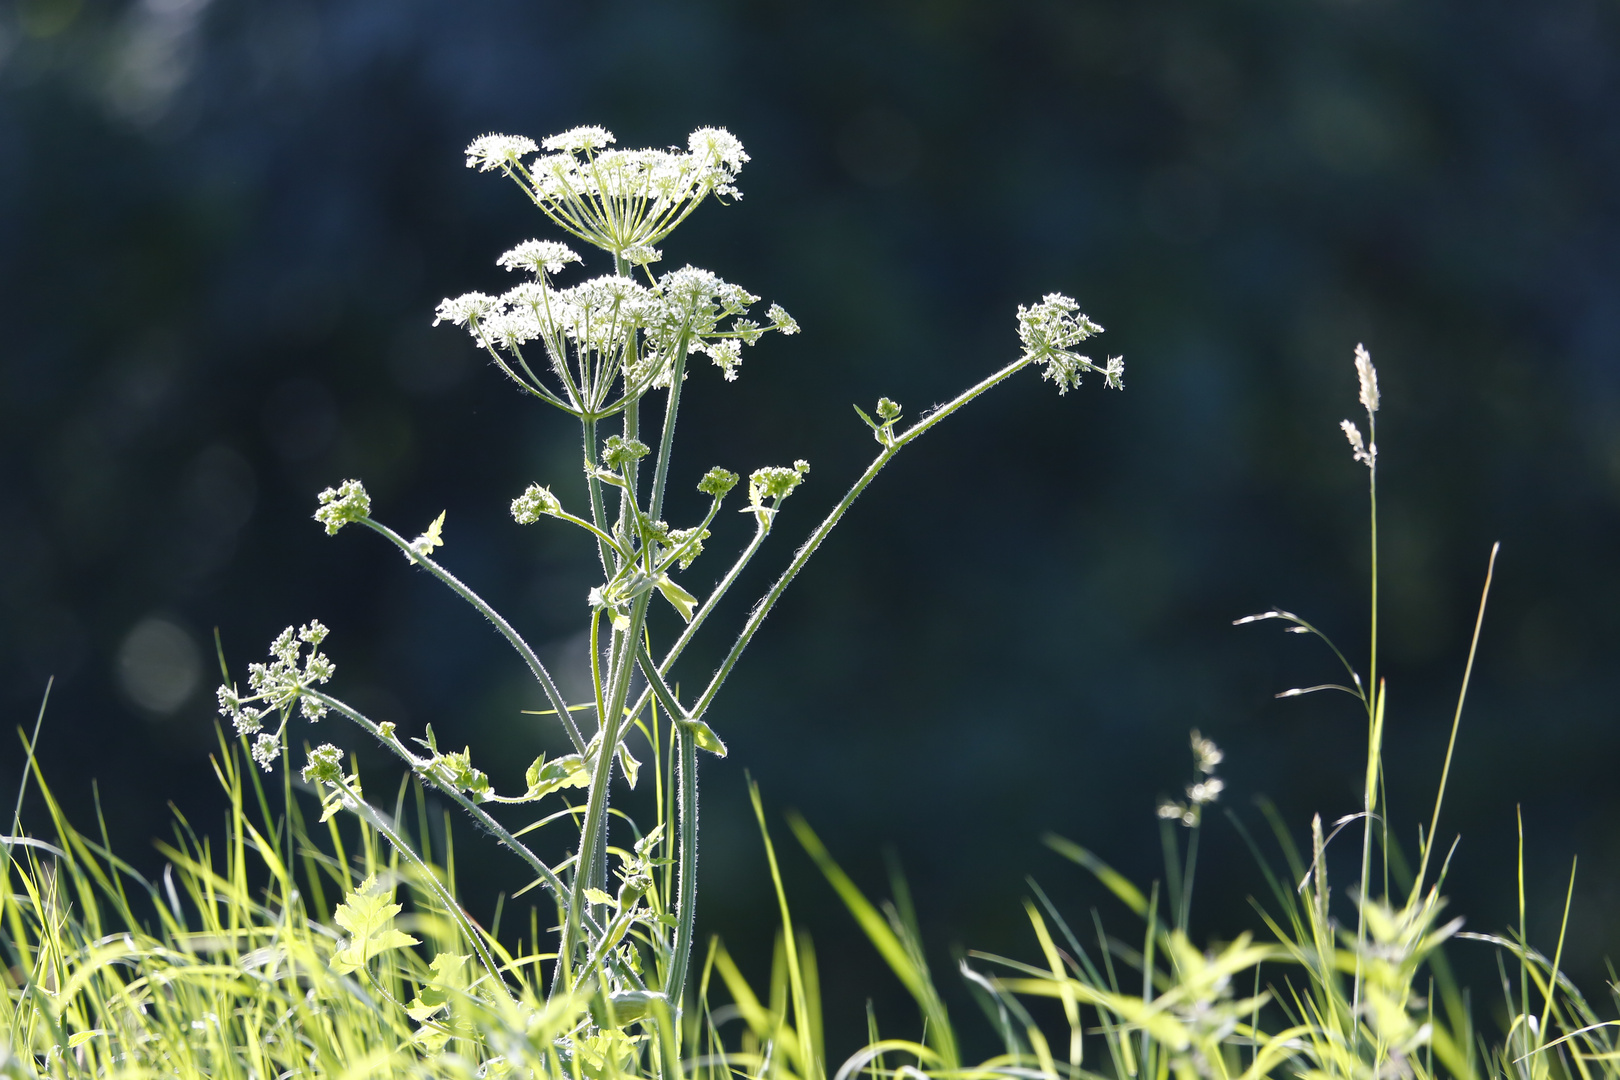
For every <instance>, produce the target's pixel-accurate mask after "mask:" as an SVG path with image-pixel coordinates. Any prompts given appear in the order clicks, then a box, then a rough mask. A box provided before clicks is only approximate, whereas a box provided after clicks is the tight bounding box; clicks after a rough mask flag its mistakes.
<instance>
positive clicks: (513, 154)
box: [467, 135, 540, 172]
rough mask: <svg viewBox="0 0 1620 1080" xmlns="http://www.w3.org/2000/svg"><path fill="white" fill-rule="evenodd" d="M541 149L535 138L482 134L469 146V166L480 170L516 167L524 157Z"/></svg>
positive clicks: (487, 170)
mask: <svg viewBox="0 0 1620 1080" xmlns="http://www.w3.org/2000/svg"><path fill="white" fill-rule="evenodd" d="M539 149H540V148H539V147H538V146H536V145H534V140H533V139H526V138H524V137H523V136H521V135H482V136H480V137H478V138H476V139H474V140H473V141H472V143H471V144H470V145H469V146H468V147H467V168H469V169H477V170H478V171H479V172H489V171H490V170H491V169H508V170H510V169H514V168H517V167H519V166H520V164H521V162H522V159H523V158H524V157H526V156H527V155H529V154H532V153H534V152H535V151H537V150H539Z"/></svg>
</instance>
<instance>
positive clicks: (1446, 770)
mask: <svg viewBox="0 0 1620 1080" xmlns="http://www.w3.org/2000/svg"><path fill="white" fill-rule="evenodd" d="M1501 550H1502V544H1501V542H1500V541H1498V542H1497V543H1495V544H1493V545H1491V559H1490V562H1488V563H1487V564H1486V565H1485V588H1484V589H1483V590H1481V592H1480V594H1479V614H1478V615H1476V616H1475V617H1474V637H1473V640H1472V641H1470V642H1469V644H1468V663H1467V664H1465V665H1464V666H1463V680H1462V689H1461V690H1459V691H1458V692H1457V711H1456V713H1455V714H1454V715H1453V716H1452V718H1451V738H1450V740H1448V741H1447V743H1446V763H1445V765H1443V766H1442V767H1441V769H1440V790H1439V791H1437V792H1436V793H1435V796H1434V816H1433V817H1431V818H1430V819H1429V836H1428V840H1427V842H1426V843H1425V844H1424V845H1423V856H1422V858H1421V859H1420V860H1419V861H1418V872H1417V878H1416V880H1415V881H1414V882H1413V883H1412V895H1413V896H1416V895H1417V894H1418V891H1419V890H1421V889H1422V888H1423V878H1424V874H1425V873H1426V872H1427V871H1428V868H1429V852H1430V851H1432V850H1433V849H1434V842H1435V830H1436V829H1438V828H1439V827H1440V804H1441V803H1442V802H1444V801H1445V797H1446V781H1447V780H1448V779H1450V777H1451V756H1452V754H1453V753H1454V752H1455V751H1456V749H1457V729H1458V728H1459V727H1461V726H1462V712H1463V703H1464V702H1465V701H1467V700H1468V682H1469V680H1470V679H1471V678H1473V675H1474V655H1475V654H1476V653H1478V652H1479V632H1480V630H1481V629H1482V628H1483V627H1484V625H1485V602H1486V601H1487V600H1489V599H1490V598H1491V579H1492V578H1493V577H1494V576H1495V575H1496V555H1497V553H1498V552H1499V551H1501Z"/></svg>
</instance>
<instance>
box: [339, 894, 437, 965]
mask: <svg viewBox="0 0 1620 1080" xmlns="http://www.w3.org/2000/svg"><path fill="white" fill-rule="evenodd" d="M399 912H400V905H399V904H396V903H394V890H393V888H392V887H389V886H383V885H379V884H378V883H377V877H376V875H375V874H373V875H372V876H371V877H368V878H366V880H364V881H362V882H361V883H360V886H359V888H357V889H355V890H354V891H353V892H351V893H349V895H348V896H345V897H344V898H343V903H341V904H339V905H338V907H337V910H336V911H334V912H333V913H332V918H333V919H334V920H336V922H337V924H338V925H339V926H341V927H343V929H345V930H347V931H348V932H349V940H348V941H347V942H346V943H344V945H343V947H342V948H340V949H338V950H337V951H336V952H334V953H333V954H332V970H333V971H336V972H337V973H338V974H340V975H347V974H348V973H349V972H351V971H354V970H356V969H358V968H362V967H364V966H365V965H366V963H367V962H368V961H369V960H371V959H372V958H373V957H375V956H377V955H378V954H380V953H384V952H387V951H388V950H390V949H401V948H404V947H406V946H407V945H417V944H420V943H419V942H418V941H417V940H416V939H415V938H413V937H411V936H410V935H409V934H406V933H402V932H400V931H399V930H396V929H394V927H393V922H394V916H395V915H398V914H399Z"/></svg>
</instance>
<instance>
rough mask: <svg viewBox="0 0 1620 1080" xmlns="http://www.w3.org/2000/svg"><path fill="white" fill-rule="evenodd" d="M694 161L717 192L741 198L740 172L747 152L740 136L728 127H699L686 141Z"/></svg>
mask: <svg viewBox="0 0 1620 1080" xmlns="http://www.w3.org/2000/svg"><path fill="white" fill-rule="evenodd" d="M686 149H687V151H688V153H690V154H691V156H692V159H693V163H694V164H695V165H696V166H697V168H698V169H699V170H701V172H702V173H703V174H704V179H705V181H706V182H707V184H708V185H709V187H710V188H711V189H712V190H713V191H714V193H715V194H716V195H721V196H729V197H730V198H733V199H740V198H742V192H740V191H738V190H737V183H736V182H737V173H738V171H739V170H741V169H742V167H743V163H744V162H746V161H747V160H748V154H747V153H746V152H745V151H744V150H743V147H742V143H741V142H739V141H738V140H737V136H735V135H733V134H732V133H731V132H729V131H727V130H726V129H725V128H698V129H697V130H696V131H694V132H692V134H691V135H690V136H689V137H688V138H687V140H686Z"/></svg>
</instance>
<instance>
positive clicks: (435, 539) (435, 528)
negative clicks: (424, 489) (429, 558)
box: [411, 510, 447, 555]
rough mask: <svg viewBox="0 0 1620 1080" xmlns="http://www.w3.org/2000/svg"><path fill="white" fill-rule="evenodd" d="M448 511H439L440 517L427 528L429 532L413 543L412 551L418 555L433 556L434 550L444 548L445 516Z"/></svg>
mask: <svg viewBox="0 0 1620 1080" xmlns="http://www.w3.org/2000/svg"><path fill="white" fill-rule="evenodd" d="M446 512H447V511H444V510H441V511H439V516H438V517H436V518H434V519H433V523H432V524H431V525H429V526H428V527H427V532H425V533H423V534H422V535H421V536H418V537H417V538H416V539H415V540H412V541H411V550H412V551H414V552H416V553H417V554H418V555H431V554H432V553H433V549H434V548H441V547H444V515H445V513H446Z"/></svg>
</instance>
